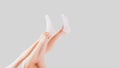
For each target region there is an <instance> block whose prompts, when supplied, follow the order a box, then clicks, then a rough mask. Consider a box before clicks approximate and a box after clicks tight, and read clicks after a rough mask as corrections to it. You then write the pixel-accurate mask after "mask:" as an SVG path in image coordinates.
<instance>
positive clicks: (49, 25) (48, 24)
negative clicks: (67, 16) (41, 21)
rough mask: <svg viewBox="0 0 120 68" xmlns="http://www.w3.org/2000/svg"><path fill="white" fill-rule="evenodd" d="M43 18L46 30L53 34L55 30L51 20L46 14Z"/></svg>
mask: <svg viewBox="0 0 120 68" xmlns="http://www.w3.org/2000/svg"><path fill="white" fill-rule="evenodd" d="M45 19H46V25H47V26H46V32H49V33H50V34H51V35H54V34H55V30H54V28H53V26H52V22H51V19H50V17H49V16H48V15H45Z"/></svg>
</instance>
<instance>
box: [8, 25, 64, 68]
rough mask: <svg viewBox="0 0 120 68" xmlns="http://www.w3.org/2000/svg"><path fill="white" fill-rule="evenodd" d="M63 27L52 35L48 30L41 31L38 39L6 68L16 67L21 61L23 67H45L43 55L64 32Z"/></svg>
mask: <svg viewBox="0 0 120 68" xmlns="http://www.w3.org/2000/svg"><path fill="white" fill-rule="evenodd" d="M63 29H64V27H62V28H61V30H59V31H58V32H57V33H56V34H55V35H54V36H52V37H51V35H50V33H49V32H45V33H42V34H41V36H40V38H39V40H37V41H36V42H35V43H34V44H33V45H32V46H31V47H29V48H28V49H27V50H26V51H25V52H23V53H22V54H21V55H20V58H18V60H17V61H15V62H14V63H13V64H12V66H10V67H7V68H18V67H19V65H20V64H21V63H23V61H24V63H23V65H24V67H23V68H47V66H46V62H45V55H46V54H47V53H48V52H50V51H51V50H52V48H53V47H54V44H55V42H56V41H57V40H58V39H59V38H60V37H61V36H62V35H64V34H65V32H64V30H63Z"/></svg>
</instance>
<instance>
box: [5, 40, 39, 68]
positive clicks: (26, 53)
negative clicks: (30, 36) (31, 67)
mask: <svg viewBox="0 0 120 68" xmlns="http://www.w3.org/2000/svg"><path fill="white" fill-rule="evenodd" d="M38 43H39V41H38V40H37V41H36V42H35V43H34V44H33V45H32V46H30V47H29V48H28V49H26V50H25V51H24V52H22V53H21V54H20V56H19V57H18V58H17V59H16V60H15V61H14V62H13V63H12V64H10V65H9V66H8V67H6V68H17V67H18V66H19V65H20V64H21V63H22V62H23V61H24V59H26V58H27V57H28V56H29V55H30V54H31V52H32V51H33V49H34V48H35V47H36V45H37V44H38Z"/></svg>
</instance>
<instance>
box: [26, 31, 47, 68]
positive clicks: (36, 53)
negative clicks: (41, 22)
mask: <svg viewBox="0 0 120 68" xmlns="http://www.w3.org/2000/svg"><path fill="white" fill-rule="evenodd" d="M48 39H49V33H47V32H46V33H44V34H42V35H41V38H40V42H39V44H38V45H37V46H36V48H34V50H33V51H32V53H31V54H30V56H29V57H28V58H29V59H28V61H27V64H25V68H29V67H31V68H33V67H35V66H36V64H37V65H38V66H39V67H41V68H44V67H45V66H46V65H45V63H44V62H45V61H44V54H45V51H46V44H47V42H48ZM39 62H40V65H39V64H38V63H39ZM43 66H44V67H43Z"/></svg>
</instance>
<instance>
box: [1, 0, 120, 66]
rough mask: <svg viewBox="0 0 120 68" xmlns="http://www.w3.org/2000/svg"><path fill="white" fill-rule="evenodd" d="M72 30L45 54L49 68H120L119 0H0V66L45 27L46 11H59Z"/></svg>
mask: <svg viewBox="0 0 120 68" xmlns="http://www.w3.org/2000/svg"><path fill="white" fill-rule="evenodd" d="M62 13H64V14H65V15H66V16H67V17H68V18H69V21H70V25H71V28H72V32H71V33H70V34H68V35H65V36H64V38H61V39H60V40H58V41H57V43H56V46H55V47H54V49H53V50H52V51H51V53H49V54H47V56H46V61H47V65H48V68H120V55H119V52H120V42H119V41H120V32H119V31H120V24H119V23H120V2H119V0H59V1H58V0H0V41H1V42H0V68H4V67H6V66H7V65H8V64H10V63H11V62H12V61H14V60H15V59H16V58H17V56H18V55H19V54H20V53H21V52H22V51H24V50H25V49H26V48H28V47H29V46H30V45H32V44H33V43H34V42H35V40H36V39H38V37H39V36H40V34H41V33H42V32H44V30H45V26H46V24H45V19H44V15H45V14H49V15H50V17H51V19H52V21H53V24H54V26H55V28H56V29H59V28H60V27H61V25H62V23H61V22H62V21H61V18H60V14H62Z"/></svg>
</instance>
